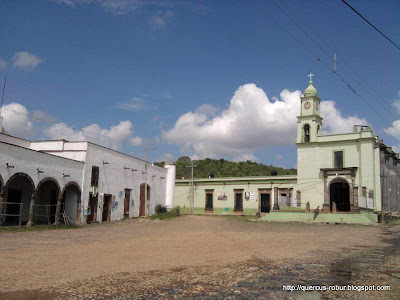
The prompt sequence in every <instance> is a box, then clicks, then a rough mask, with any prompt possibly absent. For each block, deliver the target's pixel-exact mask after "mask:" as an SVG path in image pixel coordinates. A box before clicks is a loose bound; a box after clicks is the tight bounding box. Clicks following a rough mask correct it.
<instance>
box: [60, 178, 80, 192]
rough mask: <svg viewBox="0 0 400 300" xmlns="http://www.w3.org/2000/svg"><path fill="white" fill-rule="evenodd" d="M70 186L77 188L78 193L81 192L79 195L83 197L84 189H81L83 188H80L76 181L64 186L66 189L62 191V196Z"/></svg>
mask: <svg viewBox="0 0 400 300" xmlns="http://www.w3.org/2000/svg"><path fill="white" fill-rule="evenodd" d="M69 186H74V187H76V188H77V189H78V191H79V194H81V195H82V189H81V187H80V186H79V184H77V183H76V182H75V181H69V182H67V184H66V185H64V187H63V189H62V191H61V194H62V195H63V194H64V192H65V190H66V189H67V187H69Z"/></svg>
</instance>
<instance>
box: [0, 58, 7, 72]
mask: <svg viewBox="0 0 400 300" xmlns="http://www.w3.org/2000/svg"><path fill="white" fill-rule="evenodd" d="M7 65H8V64H7V62H6V61H5V60H4V59H2V58H1V57H0V70H4V69H5V68H7Z"/></svg>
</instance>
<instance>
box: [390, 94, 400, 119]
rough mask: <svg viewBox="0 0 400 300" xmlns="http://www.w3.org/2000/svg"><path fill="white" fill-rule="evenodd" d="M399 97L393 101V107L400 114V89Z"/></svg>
mask: <svg viewBox="0 0 400 300" xmlns="http://www.w3.org/2000/svg"><path fill="white" fill-rule="evenodd" d="M398 96H399V99H395V100H394V101H393V103H392V105H393V107H394V108H395V109H396V112H397V114H398V115H400V91H399V95H398Z"/></svg>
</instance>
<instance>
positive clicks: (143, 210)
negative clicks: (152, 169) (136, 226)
mask: <svg viewBox="0 0 400 300" xmlns="http://www.w3.org/2000/svg"><path fill="white" fill-rule="evenodd" d="M147 200H150V187H149V186H147ZM145 215H146V202H145V195H144V184H142V185H141V186H140V209H139V216H140V217H142V216H145Z"/></svg>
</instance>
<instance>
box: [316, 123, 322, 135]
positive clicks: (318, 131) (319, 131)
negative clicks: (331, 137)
mask: <svg viewBox="0 0 400 300" xmlns="http://www.w3.org/2000/svg"><path fill="white" fill-rule="evenodd" d="M319 135H321V126H319V125H318V127H317V136H319Z"/></svg>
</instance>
